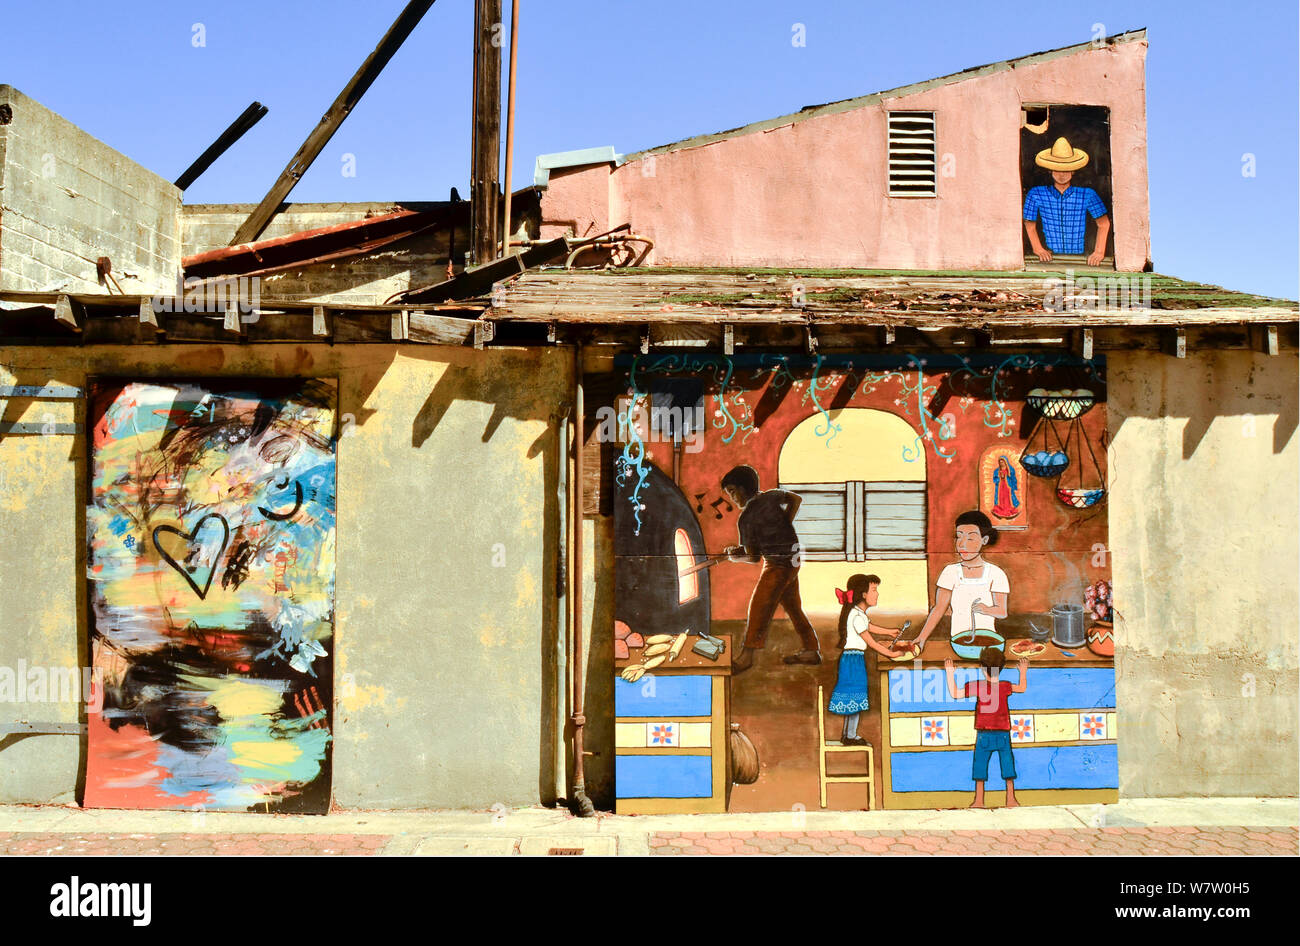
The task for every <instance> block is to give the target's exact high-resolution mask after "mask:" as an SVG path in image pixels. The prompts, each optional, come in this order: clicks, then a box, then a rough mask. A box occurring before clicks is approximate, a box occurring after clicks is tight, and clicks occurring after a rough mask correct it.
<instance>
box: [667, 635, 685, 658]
mask: <svg viewBox="0 0 1300 946" xmlns="http://www.w3.org/2000/svg"><path fill="white" fill-rule="evenodd" d="M685 646H686V634H685V633H681V634H678V635H677V640H675V641H673V649H672V650H670V651H669V652H668V659H669V660H676V659H677V657H678V655H679V654H681V652H682V648H683V647H685Z"/></svg>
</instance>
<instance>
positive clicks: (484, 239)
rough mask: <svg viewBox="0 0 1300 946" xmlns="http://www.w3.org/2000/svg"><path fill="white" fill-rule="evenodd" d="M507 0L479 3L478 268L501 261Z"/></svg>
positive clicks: (473, 200)
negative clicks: (503, 60) (498, 257)
mask: <svg viewBox="0 0 1300 946" xmlns="http://www.w3.org/2000/svg"><path fill="white" fill-rule="evenodd" d="M503 27H504V24H503V22H502V18H501V0H474V127H473V134H472V136H471V145H470V147H471V164H470V229H469V233H470V237H469V239H470V253H471V254H472V255H471V263H472V264H473V265H482V264H484V263H487V262H489V261H491V260H493V259H495V258H496V255H497V230H498V227H499V223H500V214H499V211H498V200H499V195H500V190H501V182H500V180H499V179H498V176H499V174H500V167H501V45H500V41H501V30H502V29H503Z"/></svg>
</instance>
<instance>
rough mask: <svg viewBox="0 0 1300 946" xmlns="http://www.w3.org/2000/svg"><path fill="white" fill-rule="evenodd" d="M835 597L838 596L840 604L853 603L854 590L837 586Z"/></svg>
mask: <svg viewBox="0 0 1300 946" xmlns="http://www.w3.org/2000/svg"><path fill="white" fill-rule="evenodd" d="M835 598H836V600H837V601H839V603H840V604H852V603H853V591H852V589H850V590H849V591H841V590H840V589H839V588H836V589H835Z"/></svg>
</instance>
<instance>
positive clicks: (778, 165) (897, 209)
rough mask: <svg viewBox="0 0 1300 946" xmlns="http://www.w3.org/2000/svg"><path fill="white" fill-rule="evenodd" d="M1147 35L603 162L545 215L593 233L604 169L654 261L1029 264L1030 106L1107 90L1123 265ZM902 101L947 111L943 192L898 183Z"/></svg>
mask: <svg viewBox="0 0 1300 946" xmlns="http://www.w3.org/2000/svg"><path fill="white" fill-rule="evenodd" d="M1146 48H1147V44H1146V42H1145V41H1128V42H1122V43H1119V44H1117V45H1113V46H1105V47H1101V48H1097V49H1093V48H1086V49H1084V50H1081V51H1079V52H1076V53H1073V54H1069V55H1062V56H1059V57H1056V58H1051V59H1048V60H1046V61H1038V62H1033V61H1031V62H1024V63H1016V64H1015V67H1014V68H1009V67H1001V68H999V69H994V70H990V71H988V72H986V73H982V74H975V75H972V76H971V77H970V78H966V79H963V80H961V81H957V82H950V83H943V84H937V85H935V86H934V87H931V88H928V89H925V90H923V91H915V92H911V93H908V94H902V95H898V96H895V97H891V98H886V99H884V100H883V101H880V102H878V103H875V104H870V105H863V106H861V107H854V108H848V110H844V111H831V112H829V113H827V114H820V115H815V116H812V117H803V116H793V117H792V120H791V122H790V123H789V124H786V125H783V126H781V127H775V128H767V129H761V130H754V131H750V132H747V133H743V134H734V135H732V136H731V137H726V138H722V139H720V140H716V141H713V142H710V143H701V144H694V143H687V144H686V145H684V146H682V147H680V148H678V147H675V146H674V147H673V148H671V149H670V150H666V151H662V152H660V153H655V149H652V150H651V152H650V153H648V154H645V155H641V156H637V155H634V156H633V157H632V159H631V160H629V161H628V162H627V163H626V164H624V165H622V166H620V167H619V168H617V169H616V170H615V171H614V172H613V174H612V175H611V174H610V172H609V169H608V167H607V166H604V165H600V166H594V167H589V168H586V169H583V170H581V171H580V172H578V173H576V174H573V175H571V176H570V178H569V179H567V180H565V181H564V184H563V186H562V187H555V188H552V189H551V190H549V191H548V192H547V193H546V194H545V196H544V198H543V201H542V210H543V220H544V221H560V220H565V221H568V220H577V221H578V225H577V227H576V228H575V230H576V232H579V233H581V232H584V230H585V229H586V228H587V226H588V223H587V219H586V218H591V217H593V216H595V215H596V214H597V213H598V211H593V209H592V207H593V202H592V189H593V188H600V187H601V186H602V185H604V184H605V183H606V182H607V185H608V186H607V188H606V190H607V192H608V195H609V199H608V211H607V212H606V214H605V217H606V218H607V220H608V221H609V224H610V225H617V224H620V223H624V222H629V223H631V225H632V229H633V230H634V231H635V232H637V233H638V234H641V235H643V236H647V237H650V238H651V239H653V240H654V241H655V251H654V254H653V256H652V258H651V261H652V262H653V263H654V264H656V265H664V266H827V267H882V268H900V269H1021V268H1022V267H1023V265H1024V255H1023V244H1022V236H1021V234H1022V229H1021V228H1022V223H1021V209H1022V205H1023V194H1024V192H1023V190H1022V188H1021V180H1020V136H1021V132H1020V125H1021V105H1022V103H1051V104H1073V105H1103V106H1107V107H1109V108H1110V121H1111V158H1112V163H1113V166H1114V173H1113V180H1112V185H1113V194H1114V196H1113V207H1112V208H1111V217H1112V222H1113V224H1114V231H1113V232H1114V247H1115V260H1116V267H1117V268H1118V269H1120V270H1128V271H1140V270H1141V269H1142V268H1143V267H1144V265H1145V264H1146V262H1147V260H1148V258H1149V257H1150V255H1151V251H1150V246H1151V243H1150V229H1149V224H1148V216H1149V212H1148V210H1149V209H1148V199H1147V156H1146V86H1145V67H1144V63H1145V58H1146ZM846 108H847V106H846ZM891 110H904V111H906V110H924V111H930V110H933V111H934V112H935V123H936V136H937V151H938V155H939V169H940V177H939V181H938V196H937V197H935V198H897V197H895V198H891V197H887V196H886V192H887V183H888V182H887V160H886V132H885V126H886V121H887V118H888V112H889V111H891ZM796 119H797V120H796ZM1050 145H1051V141H1045V142H1044V144H1043V147H1048V146H1050ZM948 156H950V160H948ZM945 170H947V171H950V173H951V176H945ZM592 229H593V230H603V229H605V227H604V226H603V225H602V226H593V227H592Z"/></svg>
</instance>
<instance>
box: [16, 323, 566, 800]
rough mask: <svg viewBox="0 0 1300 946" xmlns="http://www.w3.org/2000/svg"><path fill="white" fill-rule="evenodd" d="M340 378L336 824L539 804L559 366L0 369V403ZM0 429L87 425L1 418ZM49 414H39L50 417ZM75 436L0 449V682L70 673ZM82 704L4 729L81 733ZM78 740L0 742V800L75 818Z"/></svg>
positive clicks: (367, 353)
mask: <svg viewBox="0 0 1300 946" xmlns="http://www.w3.org/2000/svg"><path fill="white" fill-rule="evenodd" d="M96 374H102V375H109V374H112V375H126V376H140V377H148V376H168V375H170V376H177V375H191V376H209V377H211V376H238V375H244V376H276V377H285V376H313V375H315V376H329V377H337V378H338V379H339V412H340V415H341V416H342V419H343V423H342V427H343V436H342V437H341V439H340V441H339V448H338V477H339V500H338V558H339V565H338V572H337V589H336V610H337V625H336V630H335V641H334V643H335V658H336V660H335V693H336V698H337V704H336V706H335V712H334V732H335V740H336V741H335V744H334V763H333V773H334V777H333V796H334V800H335V802H336V803H337V804H339V805H342V806H344V807H374V808H402V807H482V806H490V805H491V804H493V803H495V802H500V803H501V804H504V805H520V804H530V803H537V802H539V801H546V800H548V796H549V795H551V794H553V789H552V788H549V787H548V786H551V785H553V784H554V776H553V774H552V769H553V767H554V764H555V761H554V755H555V752H554V745H555V740H554V737H553V729H554V720H555V703H554V700H555V695H554V691H555V686H556V672H555V670H554V654H555V634H556V633H557V631H556V623H555V605H554V600H553V598H552V597H551V595H550V589H551V588H553V587H554V582H555V567H556V566H555V562H556V555H557V552H558V545H559V538H558V534H557V529H558V521H559V520H558V516H557V514H556V500H555V494H556V435H555V431H554V424H553V423H552V422H551V421H552V414H553V413H554V412H555V411H556V410H557V409H559V407H560V405H561V403H562V401H563V399H564V398H565V397H566V395H567V391H568V387H567V384H568V377H569V362H568V360H567V359H566V358H565V356H564V355H563V354H562V353H560V352H558V351H556V350H545V351H529V352H525V351H519V350H493V351H488V352H473V351H469V350H464V351H462V350H459V349H448V348H433V347H429V348H425V347H417V346H405V347H402V348H400V349H399V348H397V347H395V346H380V345H375V346H365V347H353V348H330V347H328V346H317V345H313V346H296V345H283V346H264V347H259V348H249V347H242V348H241V347H239V346H211V347H198V346H165V345H163V346H158V347H152V348H149V347H138V348H119V347H101V348H87V349H81V348H57V349H49V348H47V349H38V348H19V349H15V348H6V349H0V384H62V385H75V386H78V387H82V386H84V385H85V383H86V379H87V377H88V376H91V375H96ZM0 405H3V409H2V410H0V417H3V419H4V420H5V421H16V420H28V421H46V422H48V421H57V422H71V421H73V420H74V419H75V420H76V421H78V422H81V421H83V420H84V417H83V416H82V415H83V414H84V410H83V406H82V405H81V404H80V403H73V402H63V403H57V402H47V401H41V402H32V401H19V400H11V401H9V402H8V403H4V402H0ZM47 415H49V416H48V417H47ZM85 463H86V445H85V440H84V435H80V436H72V435H51V436H38V435H30V436H17V435H6V436H3V437H0V516H2V517H3V524H4V527H3V529H0V628H2V629H3V633H2V634H0V666H7V667H11V668H14V667H17V666H18V661H20V660H23V661H25V662H26V664H27V665H28V666H29V667H30V666H34V665H37V664H40V665H43V666H50V665H54V666H63V667H76V666H80V665H83V664H84V662H85V661H84V658H83V656H82V655H83V653H84V650H85V626H86V619H85V615H86V603H85V554H84V541H85V540H84V535H85V528H84V503H85V489H84V483H85V479H86V475H87V474H86V467H85ZM79 712H80V706H79V704H77V703H75V702H66V703H49V704H40V705H36V704H24V703H0V720H3V721H12V720H19V719H30V720H40V721H61V722H75V721H76V720H77V718H78V713H79ZM79 761H80V740H79V739H78V738H76V737H75V736H57V735H56V736H33V737H28V738H23V739H14V738H9V739H5V740H3V741H0V802H49V801H60V800H61V801H69V800H71V799H72V797H73V793H74V790H75V786H76V783H77V777H78V765H79Z"/></svg>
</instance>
